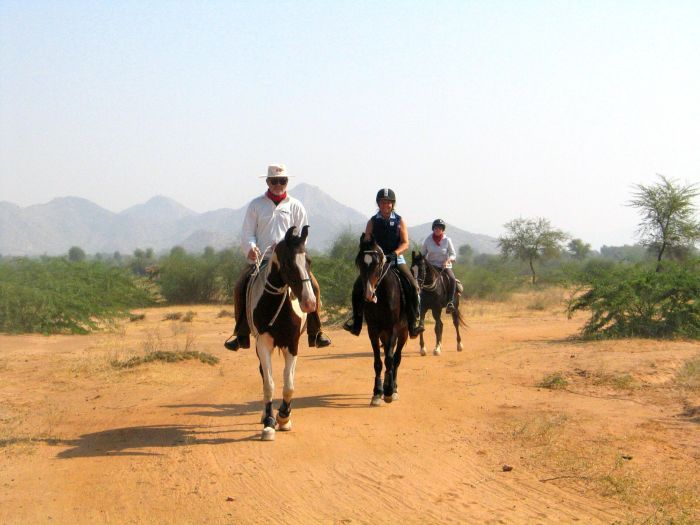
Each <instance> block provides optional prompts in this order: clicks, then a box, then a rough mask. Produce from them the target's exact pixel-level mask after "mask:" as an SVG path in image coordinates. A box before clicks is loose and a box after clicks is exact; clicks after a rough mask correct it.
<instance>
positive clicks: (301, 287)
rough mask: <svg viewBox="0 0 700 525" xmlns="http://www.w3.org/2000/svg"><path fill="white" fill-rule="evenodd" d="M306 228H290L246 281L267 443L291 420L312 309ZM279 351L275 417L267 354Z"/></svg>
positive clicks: (288, 425)
mask: <svg viewBox="0 0 700 525" xmlns="http://www.w3.org/2000/svg"><path fill="white" fill-rule="evenodd" d="M308 228H309V227H308V226H304V227H303V228H302V231H301V236H295V235H294V230H295V227H292V228H290V229H289V230H288V231H287V234H286V235H285V238H284V240H283V241H281V242H280V243H278V244H277V246H275V248H274V252H273V254H272V257H270V260H269V262H268V264H267V265H266V266H265V267H264V268H262V269H260V271H259V273H258V274H257V275H256V276H255V277H254V278H253V279H251V283H250V286H249V289H248V301H247V304H248V309H249V310H248V318H249V319H250V320H251V321H252V322H251V323H249V324H250V327H251V333H252V335H254V336H255V338H256V342H255V348H256V352H257V354H258V359H259V361H260V375H261V376H262V379H263V415H262V423H263V432H262V436H261V437H262V439H263V440H265V441H271V440H273V439H274V438H275V427H276V426H277V429H278V430H291V428H292V422H291V419H290V414H291V410H292V409H291V403H292V396H293V394H294V371H295V368H296V360H297V351H298V348H299V337H300V336H301V334H302V332H303V330H304V329H305V327H306V313H308V312H313V311H315V310H316V297H315V295H314V292H313V289H312V286H311V282H310V276H309V261H308V260H307V258H306V237H307V235H308ZM275 348H279V349H280V350H281V352H282V354H283V355H284V361H285V366H284V387H283V390H282V403H281V404H280V407H279V411H278V413H277V417H276V418H275V417H273V415H272V397H273V394H274V389H275V383H274V380H273V376H272V351H273V350H274V349H275Z"/></svg>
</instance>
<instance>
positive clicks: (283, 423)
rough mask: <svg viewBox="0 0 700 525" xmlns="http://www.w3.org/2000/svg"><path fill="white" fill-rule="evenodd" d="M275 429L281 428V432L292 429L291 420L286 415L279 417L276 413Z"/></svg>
mask: <svg viewBox="0 0 700 525" xmlns="http://www.w3.org/2000/svg"><path fill="white" fill-rule="evenodd" d="M277 430H281V431H282V432H286V431H288V430H292V420H291V419H290V418H288V417H280V416H279V415H278V416H277Z"/></svg>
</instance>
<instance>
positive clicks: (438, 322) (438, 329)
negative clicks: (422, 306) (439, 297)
mask: <svg viewBox="0 0 700 525" xmlns="http://www.w3.org/2000/svg"><path fill="white" fill-rule="evenodd" d="M433 317H434V318H435V350H433V355H440V352H442V328H443V323H442V308H441V307H439V306H436V307H435V308H433Z"/></svg>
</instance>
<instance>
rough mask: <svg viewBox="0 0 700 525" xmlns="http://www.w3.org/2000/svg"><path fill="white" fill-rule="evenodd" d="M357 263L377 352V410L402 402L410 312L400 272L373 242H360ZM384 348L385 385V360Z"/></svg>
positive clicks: (366, 319)
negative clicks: (400, 374)
mask: <svg viewBox="0 0 700 525" xmlns="http://www.w3.org/2000/svg"><path fill="white" fill-rule="evenodd" d="M355 263H356V264H357V267H358V268H359V270H360V279H361V281H362V284H363V287H364V298H365V306H364V316H365V321H366V322H367V332H368V334H369V340H370V343H371V344H372V351H373V352H374V389H373V391H372V401H371V404H372V405H373V406H378V405H380V404H381V399H382V397H383V398H384V401H385V402H387V403H391V402H392V401H394V400H396V399H398V397H399V395H398V391H397V388H398V385H397V382H396V378H397V375H398V370H399V365H400V364H401V350H402V349H403V347H404V345H405V344H406V340H407V339H408V322H407V317H406V308H405V305H403V303H404V300H403V298H402V286H401V282H400V280H399V276H398V274H397V272H396V271H394V269H393V268H392V267H391V266H390V265H389V264H388V263H387V259H386V257H385V256H384V252H383V251H382V249H381V248H380V247H379V245H377V244H376V242H375V241H374V239H373V238H371V239H370V240H369V241H365V240H363V238H361V240H360V251H359V253H358V254H357V258H356V259H355ZM381 347H384V368H385V372H384V381H383V382H382V358H381V350H380V348H381Z"/></svg>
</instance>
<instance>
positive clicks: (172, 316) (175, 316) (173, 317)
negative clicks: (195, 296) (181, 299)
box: [163, 312, 182, 321]
mask: <svg viewBox="0 0 700 525" xmlns="http://www.w3.org/2000/svg"><path fill="white" fill-rule="evenodd" d="M181 317H182V312H168V313H167V314H165V316H163V321H178V320H179V319H180V318H181Z"/></svg>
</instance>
